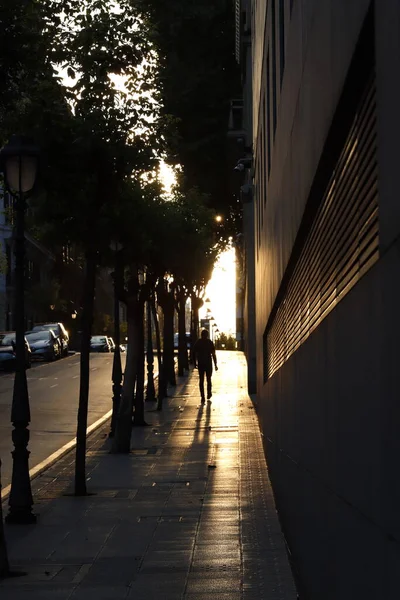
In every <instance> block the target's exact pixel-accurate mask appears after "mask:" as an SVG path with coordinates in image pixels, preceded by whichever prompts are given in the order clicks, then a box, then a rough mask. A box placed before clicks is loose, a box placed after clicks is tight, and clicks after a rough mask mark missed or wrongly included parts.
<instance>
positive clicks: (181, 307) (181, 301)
mask: <svg viewBox="0 0 400 600" xmlns="http://www.w3.org/2000/svg"><path fill="white" fill-rule="evenodd" d="M178 332H179V336H178V375H179V376H180V377H182V376H183V375H184V373H185V369H186V370H188V369H189V362H188V353H187V342H186V296H185V293H184V291H180V292H179V296H178Z"/></svg>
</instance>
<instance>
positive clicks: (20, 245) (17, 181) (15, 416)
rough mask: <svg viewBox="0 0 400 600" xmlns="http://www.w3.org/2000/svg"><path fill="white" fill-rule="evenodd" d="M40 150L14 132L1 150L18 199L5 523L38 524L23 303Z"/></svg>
mask: <svg viewBox="0 0 400 600" xmlns="http://www.w3.org/2000/svg"><path fill="white" fill-rule="evenodd" d="M38 155H39V152H38V149H37V147H36V146H35V145H34V144H33V143H32V141H31V140H29V139H28V138H26V137H24V136H17V135H14V136H12V138H11V139H10V142H9V143H8V144H7V145H6V146H4V147H3V148H2V150H1V153H0V156H1V163H2V168H3V171H4V177H5V185H6V188H7V189H8V191H9V192H10V194H11V195H12V196H13V197H14V198H15V213H16V219H15V236H14V239H15V349H16V368H15V378H14V391H13V399H12V408H11V422H12V424H13V427H14V430H13V432H12V441H13V444H14V450H13V452H12V457H13V468H12V479H11V493H10V498H9V501H8V504H9V513H8V515H7V516H6V523H35V522H36V517H35V515H34V514H33V513H32V505H33V498H32V491H31V482H30V478H29V454H30V452H29V450H28V443H29V429H28V426H29V422H30V420H31V416H30V409H29V395H28V384H27V380H26V357H25V306H24V291H25V289H24V288H25V281H24V262H25V207H26V198H27V197H28V195H29V193H30V192H32V189H33V187H34V184H35V179H36V173H37V166H38Z"/></svg>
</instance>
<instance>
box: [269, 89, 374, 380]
mask: <svg viewBox="0 0 400 600" xmlns="http://www.w3.org/2000/svg"><path fill="white" fill-rule="evenodd" d="M376 145H377V139H376V97H375V79H374V78H371V81H370V82H369V84H368V86H367V89H366V91H365V93H364V96H363V98H362V100H361V102H360V105H359V107H358V110H357V112H356V114H355V116H354V119H353V123H352V124H351V127H350V128H349V133H348V136H347V139H346V141H345V143H344V144H343V148H342V152H341V154H340V156H339V158H338V160H337V162H336V165H335V167H334V169H333V172H332V176H331V178H330V181H329V182H328V184H327V187H326V189H325V193H324V195H323V197H322V198H321V202H320V204H319V207H318V210H317V211H316V214H315V217H314V219H313V222H312V224H311V226H310V228H309V231H308V235H307V237H306V238H305V241H304V243H303V246H302V249H301V251H300V252H299V254H298V258H297V262H296V264H295V265H294V268H293V269H292V271H291V275H290V278H289V279H288V281H286V283H285V290H284V293H282V294H281V295H280V296H279V297H280V304H279V306H277V307H276V310H275V311H274V316H273V318H272V319H271V322H269V323H268V326H267V329H266V331H265V334H264V379H265V380H267V379H268V378H269V377H271V376H272V375H273V373H275V371H277V370H278V369H279V368H280V367H281V366H282V365H283V364H284V362H285V361H286V360H287V359H288V358H289V357H290V356H291V355H292V354H293V353H294V352H295V351H296V350H297V349H298V348H299V346H300V345H301V344H302V343H304V342H305V340H306V339H307V338H308V337H309V335H310V334H311V333H312V331H314V330H315V329H316V328H317V327H318V326H319V324H320V323H321V321H322V320H323V319H324V318H325V317H326V316H327V315H328V314H329V313H330V312H331V311H332V310H333V309H334V308H335V306H336V305H337V303H338V302H339V301H340V300H341V299H342V298H343V297H344V296H345V295H346V294H347V293H348V292H349V291H350V290H351V288H352V287H353V286H354V285H355V284H356V283H357V281H358V280H359V279H360V277H361V276H362V275H364V274H365V273H366V271H367V270H368V269H369V268H370V267H371V266H372V265H373V264H374V262H375V261H376V260H377V259H378V257H379V230H378V227H379V225H378V183H377V152H376Z"/></svg>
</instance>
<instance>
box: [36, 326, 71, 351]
mask: <svg viewBox="0 0 400 600" xmlns="http://www.w3.org/2000/svg"><path fill="white" fill-rule="evenodd" d="M50 330H51V331H54V334H55V335H56V337H57V338H58V340H59V345H60V352H61V356H68V350H69V335H68V331H67V330H66V329H65V327H64V325H63V324H62V323H38V324H37V325H35V327H33V328H32V332H35V331H50Z"/></svg>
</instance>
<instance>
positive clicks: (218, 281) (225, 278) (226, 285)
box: [199, 248, 236, 336]
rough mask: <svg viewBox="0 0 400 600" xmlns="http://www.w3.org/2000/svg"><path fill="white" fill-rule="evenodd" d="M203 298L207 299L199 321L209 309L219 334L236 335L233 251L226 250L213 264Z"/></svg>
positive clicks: (232, 249)
mask: <svg viewBox="0 0 400 600" xmlns="http://www.w3.org/2000/svg"><path fill="white" fill-rule="evenodd" d="M204 298H209V299H210V303H206V304H205V306H204V307H203V308H201V309H200V313H199V316H200V319H204V318H205V316H206V309H207V307H209V308H210V310H211V314H212V316H213V317H214V319H215V321H216V323H217V326H218V329H219V331H220V333H222V332H223V333H226V334H227V335H229V334H231V335H233V336H234V335H235V333H236V263H235V249H234V248H230V249H228V250H226V251H225V252H224V253H223V254H221V256H220V257H219V259H218V261H217V263H216V264H215V267H214V270H213V274H212V277H211V279H210V282H209V284H208V286H207V288H206V294H205V296H204Z"/></svg>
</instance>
